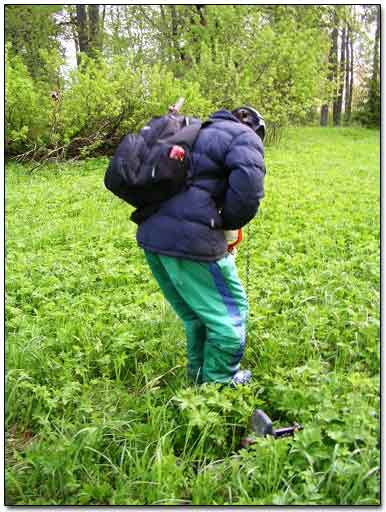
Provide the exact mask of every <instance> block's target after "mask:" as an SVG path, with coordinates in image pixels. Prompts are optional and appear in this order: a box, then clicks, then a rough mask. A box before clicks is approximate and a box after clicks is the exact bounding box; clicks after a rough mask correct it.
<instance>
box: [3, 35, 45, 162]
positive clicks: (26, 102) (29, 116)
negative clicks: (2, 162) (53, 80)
mask: <svg viewBox="0 0 386 512" xmlns="http://www.w3.org/2000/svg"><path fill="white" fill-rule="evenodd" d="M5 91H6V93H5V149H6V152H7V153H11V154H12V153H13V154H17V153H19V152H21V151H23V150H24V149H30V148H31V147H34V146H35V145H41V144H44V143H46V142H47V137H48V132H49V124H48V117H49V115H50V114H49V113H50V109H51V106H50V102H49V98H48V95H47V94H44V91H43V90H42V89H41V88H39V87H38V86H37V84H36V83H35V82H34V81H33V80H32V78H31V77H30V75H29V73H28V70H27V67H26V66H25V64H24V63H23V62H22V60H21V58H20V57H18V56H16V57H12V56H11V55H10V52H9V45H8V46H7V47H6V52H5Z"/></svg>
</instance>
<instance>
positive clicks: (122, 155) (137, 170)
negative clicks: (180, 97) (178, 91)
mask: <svg viewBox="0 0 386 512" xmlns="http://www.w3.org/2000/svg"><path fill="white" fill-rule="evenodd" d="M201 126H202V125H201V123H200V122H198V121H197V120H192V122H191V118H188V117H183V116H177V115H167V116H162V117H155V118H153V119H152V120H151V121H150V122H149V123H148V124H147V126H145V127H144V128H143V129H142V130H141V131H140V132H139V134H137V135H133V134H128V135H126V137H125V138H124V139H123V140H122V141H121V143H120V144H119V146H118V148H117V150H116V152H115V154H114V156H113V158H112V159H111V160H110V163H109V166H108V168H107V170H106V174H105V177H104V183H105V186H106V187H107V188H108V189H109V190H110V191H111V192H112V193H113V194H115V195H116V196H118V197H119V198H121V199H123V200H124V201H126V202H127V203H129V204H130V205H132V206H134V207H135V208H136V210H135V211H134V212H133V213H132V215H131V219H132V220H133V221H134V222H136V223H137V224H140V223H141V222H143V221H144V220H146V219H147V218H148V217H149V216H150V215H153V213H155V212H156V211H157V210H158V208H159V206H160V204H161V203H162V202H163V201H166V200H167V199H170V198H171V197H173V196H174V195H175V194H177V193H178V192H180V191H181V190H183V189H184V188H185V187H186V186H188V185H189V179H190V176H189V169H190V165H191V152H192V148H193V145H194V142H195V140H196V138H197V136H198V133H199V131H200V129H201ZM176 145H177V146H181V147H182V148H183V149H184V151H185V154H184V157H183V159H182V160H179V159H173V158H170V156H169V154H170V151H171V149H172V148H173V146H176Z"/></svg>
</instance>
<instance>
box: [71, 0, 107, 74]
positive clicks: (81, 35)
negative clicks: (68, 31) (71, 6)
mask: <svg viewBox="0 0 386 512" xmlns="http://www.w3.org/2000/svg"><path fill="white" fill-rule="evenodd" d="M103 9H104V10H103V16H102V17H100V12H99V5H95V4H92V5H85V4H77V5H76V6H75V13H76V14H75V16H74V15H72V22H73V23H74V27H75V30H74V36H75V45H76V48H77V50H78V52H77V63H78V65H79V64H81V55H82V53H85V54H86V55H88V56H89V57H95V55H96V53H97V51H101V50H102V41H103V30H104V27H103V24H104V13H105V6H103Z"/></svg>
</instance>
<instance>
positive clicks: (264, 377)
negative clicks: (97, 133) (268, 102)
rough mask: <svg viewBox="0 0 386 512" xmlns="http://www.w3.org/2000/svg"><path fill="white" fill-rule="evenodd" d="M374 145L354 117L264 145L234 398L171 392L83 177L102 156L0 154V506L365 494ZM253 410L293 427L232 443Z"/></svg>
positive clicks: (127, 260) (93, 175)
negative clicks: (2, 423)
mask: <svg viewBox="0 0 386 512" xmlns="http://www.w3.org/2000/svg"><path fill="white" fill-rule="evenodd" d="M379 156H380V155H379V132H376V131H371V130H365V129H359V128H356V129H350V128H344V129H339V130H338V129H318V128H302V129H292V130H290V131H289V132H288V133H287V134H286V137H285V139H284V140H283V141H282V142H281V144H280V145H279V146H276V147H272V148H267V152H266V163H267V169H268V174H267V177H266V198H265V199H264V202H263V204H262V207H261V211H260V213H259V215H258V216H257V217H256V218H255V219H254V221H253V222H252V224H251V227H250V230H251V237H250V241H249V249H250V252H251V269H250V289H249V300H250V311H251V316H250V321H249V335H248V345H247V350H246V356H245V359H244V365H245V366H246V367H250V368H251V369H252V370H253V374H254V382H253V384H252V386H250V387H248V388H244V389H238V390H236V391H232V390H228V389H222V390H221V389H219V388H217V387H216V386H214V385H212V386H206V387H204V388H194V387H189V386H188V383H187V382H186V378H185V341H184V333H183V330H182V328H181V325H180V323H179V321H178V320H177V319H176V317H175V315H174V313H173V312H172V311H171V310H170V308H169V307H168V305H167V304H166V303H165V301H164V299H163V297H162V295H161V293H160V292H159V290H158V288H157V285H156V283H155V281H154V280H153V279H152V277H151V275H150V272H149V270H148V268H147V266H146V263H145V259H144V257H143V254H142V252H141V251H140V250H139V249H138V248H137V246H136V242H135V225H134V224H132V223H130V221H129V211H130V210H129V208H128V207H127V206H126V205H125V204H123V203H121V202H120V201H118V200H117V199H116V198H115V197H113V196H112V195H111V194H109V193H108V192H107V191H106V190H105V189H104V187H103V182H102V178H103V173H104V170H105V167H106V162H107V160H104V159H99V160H98V159H95V160H88V161H85V162H78V163H76V164H74V163H73V164H60V165H55V166H54V165H51V166H47V167H45V168H41V169H40V170H39V171H37V172H36V174H32V175H30V174H29V173H28V169H27V168H25V167H22V166H20V165H16V164H14V163H10V164H9V165H7V167H6V305H5V308H6V368H7V372H6V403H5V407H6V409H5V412H6V431H7V433H6V503H7V504H8V505H89V506H91V505H145V504H147V505H184V504H192V505H272V504H276V505H306V504H310V505H311V504H312V505H320V504H322V505H376V504H379V503H380V460H379V458H380V453H379V442H380V441H379V439H380V432H379V428H380V412H379V392H380V389H379V388H380V386H379V384H380V378H379V365H380V360H379V358H380V350H379V341H380V320H379V317H380V315H379V313H380V311H379V294H380V293H379V292H380V279H379V277H380V271H379V269H380V233H379V228H380V226H379V224H380V222H379V221H380V214H379V212H380V210H379V207H380V206H379V205H380V177H379V166H380V162H379ZM247 245H248V242H247V241H246V240H245V241H244V242H243V244H242V246H241V248H240V251H239V254H238V266H239V271H240V276H241V279H242V280H243V282H244V283H245V281H246V268H245V261H246V251H247ZM254 407H262V408H264V410H265V411H266V412H268V413H269V414H270V416H271V417H272V418H273V419H274V420H275V425H285V424H286V423H289V422H292V421H295V420H296V421H298V422H299V423H302V424H303V425H304V427H305V428H304V430H303V431H302V432H300V433H298V434H296V436H295V438H294V439H283V440H280V441H274V440H272V439H269V438H267V439H262V440H261V441H260V442H259V443H257V444H256V445H254V446H253V447H251V448H250V449H248V450H245V449H243V450H240V451H239V450H238V446H239V442H240V436H241V435H242V433H243V431H244V430H245V428H246V426H247V425H248V421H249V415H250V413H251V411H252V410H253V408H254Z"/></svg>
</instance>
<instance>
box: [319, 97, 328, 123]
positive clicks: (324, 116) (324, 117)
mask: <svg viewBox="0 0 386 512" xmlns="http://www.w3.org/2000/svg"><path fill="white" fill-rule="evenodd" d="M327 125H328V103H325V104H324V105H322V108H321V109H320V126H327Z"/></svg>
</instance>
